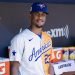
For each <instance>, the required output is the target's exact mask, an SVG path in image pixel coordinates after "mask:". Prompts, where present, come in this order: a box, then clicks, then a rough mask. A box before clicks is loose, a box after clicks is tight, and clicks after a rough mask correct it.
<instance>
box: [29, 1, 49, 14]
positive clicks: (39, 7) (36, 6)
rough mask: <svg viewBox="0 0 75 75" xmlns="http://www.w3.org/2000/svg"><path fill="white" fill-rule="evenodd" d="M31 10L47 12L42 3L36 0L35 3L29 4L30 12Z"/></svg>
mask: <svg viewBox="0 0 75 75" xmlns="http://www.w3.org/2000/svg"><path fill="white" fill-rule="evenodd" d="M32 12H44V13H46V14H48V8H47V6H46V5H45V4H44V3H41V2H36V3H33V4H32V6H31V9H30V13H32Z"/></svg>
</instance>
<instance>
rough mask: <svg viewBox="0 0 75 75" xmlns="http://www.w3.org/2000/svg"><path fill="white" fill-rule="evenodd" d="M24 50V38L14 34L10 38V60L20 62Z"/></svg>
mask: <svg viewBox="0 0 75 75" xmlns="http://www.w3.org/2000/svg"><path fill="white" fill-rule="evenodd" d="M23 50H24V40H23V38H22V37H19V36H16V37H15V38H13V39H12V40H11V45H10V50H9V58H10V61H18V62H21V59H22V55H23Z"/></svg>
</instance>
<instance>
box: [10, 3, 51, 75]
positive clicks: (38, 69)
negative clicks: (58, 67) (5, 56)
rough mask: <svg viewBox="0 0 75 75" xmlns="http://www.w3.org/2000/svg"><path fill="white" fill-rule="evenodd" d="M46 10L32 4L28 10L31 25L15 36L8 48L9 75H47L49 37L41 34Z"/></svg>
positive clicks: (40, 4) (43, 7) (44, 6)
mask: <svg viewBox="0 0 75 75" xmlns="http://www.w3.org/2000/svg"><path fill="white" fill-rule="evenodd" d="M47 14H48V8H47V6H46V5H45V4H43V3H33V4H32V6H31V10H30V19H31V25H30V27H29V28H27V29H25V30H24V31H22V32H21V33H19V34H18V35H16V36H15V37H14V38H13V39H12V41H11V46H10V54H9V56H10V61H11V75H49V62H50V61H49V56H50V50H51V48H52V40H51V37H50V36H49V35H48V34H47V33H46V32H43V26H44V24H45V21H46V16H47Z"/></svg>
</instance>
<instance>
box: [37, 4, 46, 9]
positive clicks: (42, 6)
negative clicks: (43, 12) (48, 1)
mask: <svg viewBox="0 0 75 75" xmlns="http://www.w3.org/2000/svg"><path fill="white" fill-rule="evenodd" d="M37 6H39V7H40V8H41V9H42V8H44V7H45V5H44V4H38V5H37Z"/></svg>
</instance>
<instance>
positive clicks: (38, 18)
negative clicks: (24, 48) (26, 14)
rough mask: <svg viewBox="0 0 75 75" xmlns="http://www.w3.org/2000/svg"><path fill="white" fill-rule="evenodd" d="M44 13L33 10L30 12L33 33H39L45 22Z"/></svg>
mask: <svg viewBox="0 0 75 75" xmlns="http://www.w3.org/2000/svg"><path fill="white" fill-rule="evenodd" d="M46 16H47V14H46V13H43V12H33V13H32V14H30V18H31V31H32V32H34V33H35V34H41V32H42V29H43V26H44V24H45V22H46Z"/></svg>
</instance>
